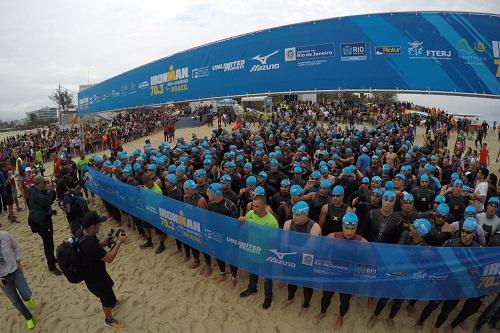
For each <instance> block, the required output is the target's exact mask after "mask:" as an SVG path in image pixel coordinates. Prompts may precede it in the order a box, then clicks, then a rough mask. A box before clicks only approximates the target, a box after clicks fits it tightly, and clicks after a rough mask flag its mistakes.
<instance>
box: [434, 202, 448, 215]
mask: <svg viewBox="0 0 500 333" xmlns="http://www.w3.org/2000/svg"><path fill="white" fill-rule="evenodd" d="M436 213H438V214H439V215H442V216H446V215H448V214H449V213H450V207H449V206H448V204H446V203H440V204H439V205H438V206H437V208H436Z"/></svg>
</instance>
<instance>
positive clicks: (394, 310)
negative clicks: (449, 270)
mask: <svg viewBox="0 0 500 333" xmlns="http://www.w3.org/2000/svg"><path fill="white" fill-rule="evenodd" d="M398 244H400V245H412V246H428V244H427V243H426V242H425V239H424V240H422V242H420V243H415V240H414V239H413V237H411V235H410V232H409V231H408V230H405V231H403V233H402V234H401V237H400V238H399V241H398ZM388 301H389V298H379V300H378V301H377V305H376V306H375V311H373V315H374V316H378V315H379V314H380V313H381V312H382V310H384V308H385V305H386V304H387V302H388ZM403 302H404V299H394V300H393V301H392V305H391V312H389V318H391V319H393V318H394V317H395V316H396V315H397V314H398V312H399V310H400V309H401V305H402V304H403ZM416 302H417V301H416V300H412V301H410V305H412V306H413V305H415V303H416Z"/></svg>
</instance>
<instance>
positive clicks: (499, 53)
mask: <svg viewBox="0 0 500 333" xmlns="http://www.w3.org/2000/svg"><path fill="white" fill-rule="evenodd" d="M491 45H492V46H493V63H494V64H495V65H496V66H497V72H496V74H495V75H496V77H500V41H498V40H494V41H492V42H491Z"/></svg>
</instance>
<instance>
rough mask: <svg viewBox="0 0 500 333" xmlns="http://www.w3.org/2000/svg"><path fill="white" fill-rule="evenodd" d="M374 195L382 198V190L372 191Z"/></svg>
mask: <svg viewBox="0 0 500 333" xmlns="http://www.w3.org/2000/svg"><path fill="white" fill-rule="evenodd" d="M372 194H375V195H376V196H377V197H381V196H382V190H381V189H380V188H378V187H377V188H375V189H373V190H372Z"/></svg>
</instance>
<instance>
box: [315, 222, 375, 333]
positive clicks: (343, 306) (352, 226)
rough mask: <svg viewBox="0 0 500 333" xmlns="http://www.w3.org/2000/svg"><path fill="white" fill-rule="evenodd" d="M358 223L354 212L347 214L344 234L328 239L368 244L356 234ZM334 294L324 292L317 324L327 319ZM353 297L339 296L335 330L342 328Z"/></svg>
mask: <svg viewBox="0 0 500 333" xmlns="http://www.w3.org/2000/svg"><path fill="white" fill-rule="evenodd" d="M358 222H359V220H358V216H357V215H356V214H355V213H354V212H347V213H346V214H345V215H344V217H343V218H342V232H334V233H331V234H329V235H328V236H327V237H331V238H340V239H347V240H354V241H360V242H366V239H364V238H363V237H361V236H360V235H358V234H357V233H356V231H357V226H358ZM334 294H335V292H333V291H329V290H323V297H322V298H321V312H320V313H319V314H318V315H317V316H316V321H317V322H319V321H320V320H321V319H323V318H324V317H325V313H326V310H327V309H328V307H329V306H330V303H331V302H332V297H333V295H334ZM351 296H352V295H349V294H342V293H340V294H339V297H340V313H339V316H338V317H337V321H336V322H335V330H337V331H338V330H340V329H341V328H342V325H343V323H344V316H345V315H346V314H347V311H349V305H350V301H351Z"/></svg>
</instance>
